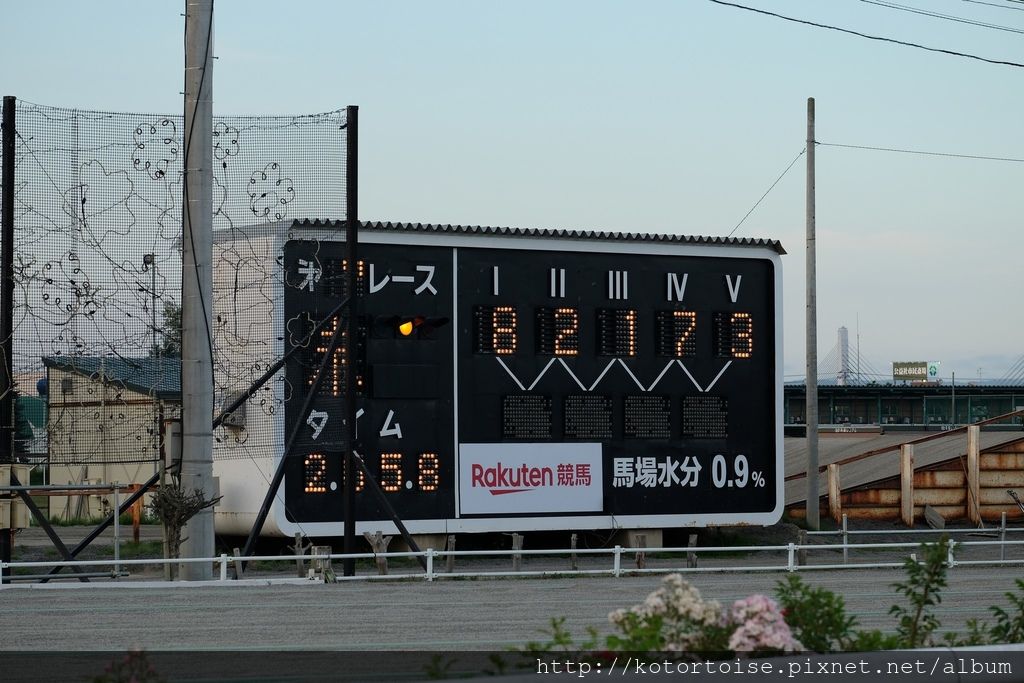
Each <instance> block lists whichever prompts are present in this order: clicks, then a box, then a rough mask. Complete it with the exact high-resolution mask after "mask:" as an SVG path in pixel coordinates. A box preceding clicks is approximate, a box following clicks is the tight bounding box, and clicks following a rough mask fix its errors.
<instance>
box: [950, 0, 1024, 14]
mask: <svg viewBox="0 0 1024 683" xmlns="http://www.w3.org/2000/svg"><path fill="white" fill-rule="evenodd" d="M964 2H971V3H974V4H975V5H988V6H989V7H999V8H1001V9H1013V10H1018V11H1020V12H1024V7H1013V6H1012V5H1000V4H998V3H995V2H985V0H964Z"/></svg>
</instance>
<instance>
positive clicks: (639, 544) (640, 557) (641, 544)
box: [634, 534, 647, 569]
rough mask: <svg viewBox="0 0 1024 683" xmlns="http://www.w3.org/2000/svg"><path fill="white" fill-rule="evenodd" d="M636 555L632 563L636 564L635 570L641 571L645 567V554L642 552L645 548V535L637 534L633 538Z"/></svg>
mask: <svg viewBox="0 0 1024 683" xmlns="http://www.w3.org/2000/svg"><path fill="white" fill-rule="evenodd" d="M635 541H636V548H637V549H638V550H637V553H636V557H635V558H634V561H635V562H636V568H637V569H643V568H644V567H646V566H647V553H645V552H644V550H643V549H644V548H646V547H647V534H637V535H636V537H635Z"/></svg>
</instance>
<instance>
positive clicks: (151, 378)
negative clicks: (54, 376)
mask: <svg viewBox="0 0 1024 683" xmlns="http://www.w3.org/2000/svg"><path fill="white" fill-rule="evenodd" d="M43 365H45V366H46V367H48V368H56V369H58V370H64V371H66V372H74V373H78V374H79V375H83V376H85V377H88V378H90V379H99V378H100V374H101V373H102V375H103V377H104V378H105V379H106V381H107V382H112V383H117V384H121V385H123V386H124V387H126V388H128V389H131V390H132V391H137V392H139V393H141V394H147V395H149V394H153V395H155V396H156V397H157V398H160V399H166V400H172V401H178V400H181V359H179V358H120V357H117V356H51V357H48V358H43ZM52 389H53V387H51V390H52Z"/></svg>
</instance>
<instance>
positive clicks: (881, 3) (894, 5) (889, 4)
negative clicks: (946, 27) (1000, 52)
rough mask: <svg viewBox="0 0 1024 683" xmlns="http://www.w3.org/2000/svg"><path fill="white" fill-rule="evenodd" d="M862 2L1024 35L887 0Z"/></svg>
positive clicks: (1014, 30) (1018, 31)
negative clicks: (887, 0)
mask: <svg viewBox="0 0 1024 683" xmlns="http://www.w3.org/2000/svg"><path fill="white" fill-rule="evenodd" d="M860 1H861V2H863V3H865V4H868V5H877V6H879V7H885V8H886V9H894V10H899V11H901V12H910V13H912V14H920V15H922V16H926V17H933V18H935V19H945V20H946V21H955V22H957V23H959V24H968V25H970V26H979V27H981V28H991V29H995V30H997V31H1006V32H1008V33H1022V34H1024V30H1021V29H1019V28H1013V27H1010V26H1002V25H1000V24H989V23H988V22H984V21H975V20H974V19H966V18H964V17H957V16H954V15H952V14H942V13H941V12H932V11H930V10H925V9H920V8H918V7H910V6H908V5H901V4H899V3H896V2H886V1H885V0H860Z"/></svg>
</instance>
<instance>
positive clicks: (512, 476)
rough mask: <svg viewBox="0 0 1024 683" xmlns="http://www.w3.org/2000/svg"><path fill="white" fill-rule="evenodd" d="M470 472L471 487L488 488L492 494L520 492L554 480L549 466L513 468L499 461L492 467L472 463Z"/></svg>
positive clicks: (551, 483)
mask: <svg viewBox="0 0 1024 683" xmlns="http://www.w3.org/2000/svg"><path fill="white" fill-rule="evenodd" d="M559 467H565V464H564V463H563V464H560V465H559ZM570 467H571V465H570ZM472 472H473V476H472V479H473V483H472V486H473V488H476V487H483V488H487V489H490V491H491V495H493V496H498V495H501V494H503V493H521V492H523V491H529V490H530V489H533V488H537V487H539V486H553V485H554V482H555V473H554V472H553V471H552V470H551V468H550V467H527V466H526V465H520V466H519V467H518V468H513V467H506V466H504V465H502V464H501V462H500V461H499V462H498V464H497V465H495V466H494V467H484V466H483V465H481V464H479V463H473V465H472Z"/></svg>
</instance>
